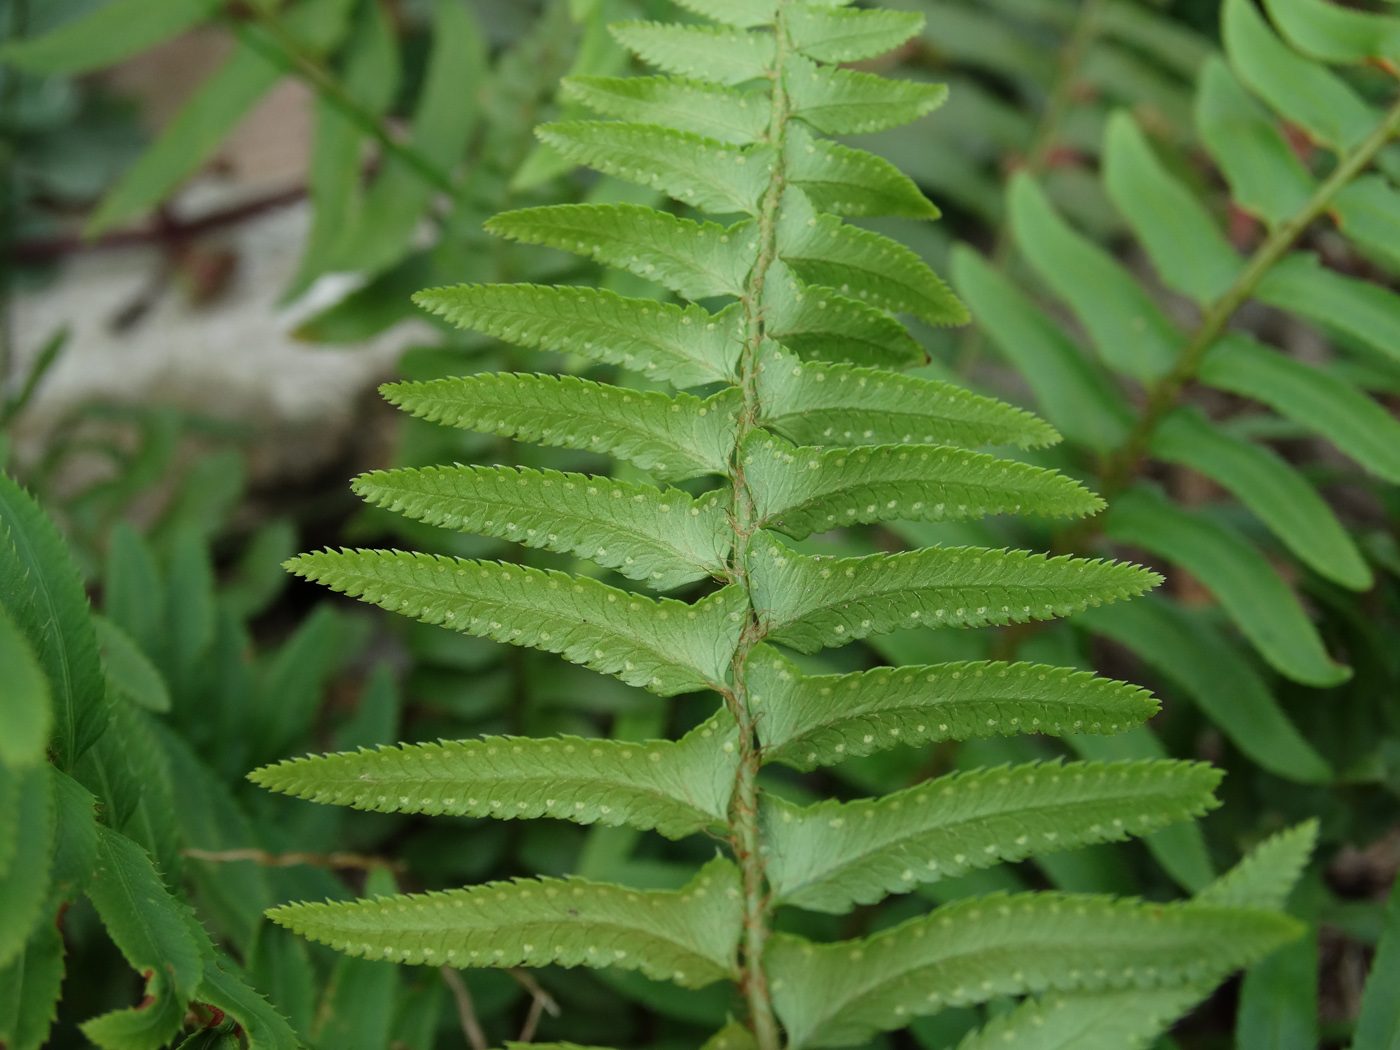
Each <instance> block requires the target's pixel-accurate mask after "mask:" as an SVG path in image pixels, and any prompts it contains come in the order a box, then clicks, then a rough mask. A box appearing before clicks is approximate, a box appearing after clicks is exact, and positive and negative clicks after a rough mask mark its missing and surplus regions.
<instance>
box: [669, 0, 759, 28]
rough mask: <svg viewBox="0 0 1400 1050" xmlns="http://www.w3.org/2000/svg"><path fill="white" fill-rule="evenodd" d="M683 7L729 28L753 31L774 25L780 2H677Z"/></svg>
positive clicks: (715, 0)
mask: <svg viewBox="0 0 1400 1050" xmlns="http://www.w3.org/2000/svg"><path fill="white" fill-rule="evenodd" d="M676 2H677V3H679V4H680V5H681V7H685V8H689V9H690V10H691V11H694V12H695V13H696V14H697V15H702V16H703V17H705V18H708V19H711V20H712V21H715V22H723V23H724V24H725V25H727V26H735V27H736V28H739V29H751V28H753V27H754V26H766V25H772V24H773V19H774V18H776V17H777V13H778V0H676Z"/></svg>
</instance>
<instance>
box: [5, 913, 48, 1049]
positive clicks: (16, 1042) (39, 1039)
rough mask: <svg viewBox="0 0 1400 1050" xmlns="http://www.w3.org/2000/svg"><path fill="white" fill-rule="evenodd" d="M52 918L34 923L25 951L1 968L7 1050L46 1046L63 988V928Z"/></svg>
mask: <svg viewBox="0 0 1400 1050" xmlns="http://www.w3.org/2000/svg"><path fill="white" fill-rule="evenodd" d="M54 919H55V921H53V922H47V921H45V922H40V923H38V924H36V925H35V927H34V929H33V930H32V931H31V932H30V934H29V940H28V941H27V942H26V944H25V946H24V952H23V953H22V954H21V955H19V956H18V957H17V958H16V959H14V961H12V962H11V963H10V964H9V965H8V966H6V967H4V968H0V1046H4V1047H5V1048H6V1050H42V1048H43V1047H44V1046H47V1045H49V1031H50V1030H51V1028H52V1027H53V1023H54V1020H55V1019H56V1018H57V1016H58V1000H59V996H60V994H61V992H62V988H63V956H64V944H63V931H62V930H61V929H60V928H59V923H58V917H57V915H55V916H54Z"/></svg>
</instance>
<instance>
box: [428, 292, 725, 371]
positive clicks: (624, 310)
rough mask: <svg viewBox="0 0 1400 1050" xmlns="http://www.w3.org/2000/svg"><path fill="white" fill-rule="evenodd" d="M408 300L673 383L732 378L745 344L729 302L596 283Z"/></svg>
mask: <svg viewBox="0 0 1400 1050" xmlns="http://www.w3.org/2000/svg"><path fill="white" fill-rule="evenodd" d="M413 301H414V302H415V303H417V304H418V305H419V306H421V307H423V308H424V309H425V310H428V311H430V312H431V313H434V314H437V315H438V316H439V317H442V318H444V319H445V320H447V321H448V322H449V323H451V324H454V325H456V326H457V327H458V328H470V329H471V330H472V331H475V332H481V333H482V334H483V335H489V336H494V337H495V338H497V339H503V340H505V341H506V342H508V343H514V344H515V345H516V346H531V347H539V348H540V349H542V350H553V351H556V352H558V353H561V354H579V355H580V356H582V357H587V358H589V359H591V360H594V361H601V362H603V363H605V364H610V365H622V366H623V367H624V368H628V369H631V370H632V371H634V372H641V373H643V374H644V375H646V376H648V377H650V378H652V379H664V380H666V381H667V382H669V383H672V384H673V385H675V386H677V387H688V386H699V385H701V384H704V383H714V382H733V380H734V378H735V375H736V372H735V369H736V368H737V366H738V362H739V354H740V352H741V351H742V350H743V342H742V341H741V333H740V331H739V325H740V316H739V311H738V310H737V309H735V307H734V306H730V307H729V308H728V309H725V310H722V311H720V312H719V313H717V314H711V313H709V312H708V311H706V310H703V309H701V308H700V307H698V306H676V305H674V304H672V303H659V302H657V301H656V300H655V299H628V298H624V297H623V296H620V295H618V294H617V293H616V292H610V291H607V290H606V289H602V288H576V287H557V286H556V287H548V286H545V285H538V284H463V285H458V286H457V287H455V288H432V289H429V290H427V291H423V292H419V293H418V294H417V295H415V296H414V297H413Z"/></svg>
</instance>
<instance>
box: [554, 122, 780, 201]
mask: <svg viewBox="0 0 1400 1050" xmlns="http://www.w3.org/2000/svg"><path fill="white" fill-rule="evenodd" d="M535 134H536V135H538V136H539V138H540V140H541V141H542V142H544V143H546V144H547V145H549V146H552V147H553V148H554V149H556V150H558V151H559V153H561V154H562V155H563V156H565V157H567V158H568V159H569V160H572V161H575V162H576V163H579V164H586V165H588V166H589V167H590V168H593V169H595V170H597V171H601V172H603V173H604V174H606V175H615V176H617V177H618V178H621V179H626V180H627V181H628V182H635V183H636V184H637V185H639V186H646V187H649V188H651V189H655V190H660V191H661V192H663V193H665V194H666V195H667V196H669V197H671V198H673V199H675V200H678V201H680V202H681V203H682V204H688V205H690V206H691V207H692V208H697V209H699V210H700V211H706V212H716V213H720V214H728V213H730V212H743V213H745V214H747V215H757V214H758V211H759V203H760V201H761V200H762V198H763V194H764V192H765V191H766V190H767V189H768V180H769V178H770V177H771V173H772V171H773V170H774V168H775V167H776V154H775V153H774V150H773V148H772V147H771V146H768V145H757V146H750V147H748V148H746V149H736V148H735V147H733V146H731V145H729V144H728V143H725V142H720V141H717V140H715V139H710V138H705V137H703V136H701V135H696V134H693V133H691V132H688V131H675V130H673V129H671V128H663V127H658V126H656V125H655V124H625V123H622V122H619V121H613V120H576V121H570V122H568V123H559V124H543V125H541V126H540V127H538V128H536V129H535Z"/></svg>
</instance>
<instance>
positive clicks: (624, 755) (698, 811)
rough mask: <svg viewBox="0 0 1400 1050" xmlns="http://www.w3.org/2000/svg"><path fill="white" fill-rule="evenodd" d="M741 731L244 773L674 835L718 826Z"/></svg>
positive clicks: (319, 787) (334, 789)
mask: <svg viewBox="0 0 1400 1050" xmlns="http://www.w3.org/2000/svg"><path fill="white" fill-rule="evenodd" d="M737 736H738V733H737V730H736V727H735V726H734V724H733V719H732V718H730V717H729V716H728V715H718V716H716V717H715V718H713V719H711V720H710V721H708V722H705V723H703V724H702V725H700V726H699V727H698V728H696V729H693V730H691V732H690V733H688V734H687V735H686V736H685V737H684V738H682V739H681V740H679V741H670V740H648V741H645V742H643V743H640V744H632V743H623V742H620V741H615V740H584V739H581V738H579V737H559V738H555V737H551V738H549V739H541V740H537V739H532V738H529V737H497V736H492V737H485V738H484V739H482V740H445V741H442V742H441V743H437V744H405V745H403V746H401V747H396V748H394V747H391V748H380V749H379V750H377V751H365V750H361V751H358V752H353V751H352V752H343V753H341V754H335V755H320V756H313V757H308V758H299V759H294V760H292V761H285V762H280V763H278V764H277V765H275V766H265V767H264V768H262V769H258V770H254V771H253V772H252V773H250V774H249V775H248V777H249V779H250V780H252V781H253V783H255V784H258V785H260V786H261V787H265V788H267V789H269V790H271V791H280V792H282V793H283V794H288V795H295V796H296V797H298V798H304V799H309V800H311V801H312V802H322V803H329V804H331V805H337V806H353V807H354V808H356V809H365V810H372V811H376V812H381V813H429V814H432V815H434V816H437V815H439V814H448V815H450V816H458V817H462V816H466V817H499V818H502V819H514V818H520V819H527V818H530V819H533V818H535V817H557V818H559V819H561V820H572V821H574V822H575V823H578V824H593V823H602V824H610V825H622V824H626V825H629V826H631V827H635V828H640V829H641V830H643V831H646V830H650V829H652V828H655V829H656V830H657V831H659V832H660V833H661V834H663V835H665V836H666V837H667V838H683V837H684V836H686V835H690V834H694V833H695V832H698V831H703V830H705V829H706V828H709V827H711V826H714V825H721V826H722V825H723V824H724V821H725V818H726V816H727V814H728V809H729V796H730V793H731V791H732V790H733V787H734V775H735V770H736V768H737V765H736V763H737V761H738V751H737V750H736V745H735V740H736V739H737Z"/></svg>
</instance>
